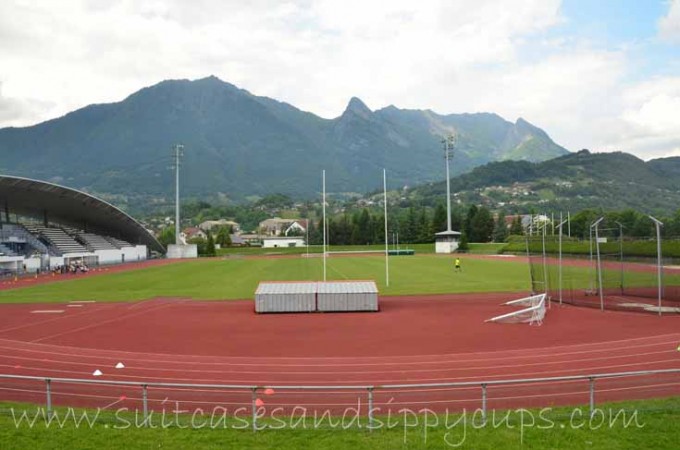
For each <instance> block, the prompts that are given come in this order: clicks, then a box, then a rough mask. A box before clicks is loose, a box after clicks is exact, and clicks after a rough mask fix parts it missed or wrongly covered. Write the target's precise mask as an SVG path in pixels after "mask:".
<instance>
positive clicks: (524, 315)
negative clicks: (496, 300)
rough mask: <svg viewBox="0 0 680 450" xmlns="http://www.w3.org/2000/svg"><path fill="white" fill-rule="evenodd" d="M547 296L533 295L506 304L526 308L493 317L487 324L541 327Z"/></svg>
mask: <svg viewBox="0 0 680 450" xmlns="http://www.w3.org/2000/svg"><path fill="white" fill-rule="evenodd" d="M545 297H546V294H538V295H531V296H529V297H524V298H520V299H517V300H512V301H509V302H506V303H504V305H507V306H523V307H524V308H522V309H520V310H518V311H513V312H510V313H507V314H502V315H500V316H496V317H492V318H491V319H488V320H486V321H485V322H497V323H528V324H529V325H541V324H542V323H543V318H544V317H545Z"/></svg>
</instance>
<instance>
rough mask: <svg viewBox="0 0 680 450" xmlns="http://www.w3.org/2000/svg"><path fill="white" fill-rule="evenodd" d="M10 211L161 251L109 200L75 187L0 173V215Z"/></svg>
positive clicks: (160, 248) (149, 234)
mask: <svg viewBox="0 0 680 450" xmlns="http://www.w3.org/2000/svg"><path fill="white" fill-rule="evenodd" d="M5 211H9V212H10V213H11V214H19V215H22V216H29V217H35V218H38V219H41V220H42V219H43V218H44V217H45V215H47V218H48V220H49V222H51V223H57V224H61V225H69V226H72V227H76V228H80V229H85V230H87V231H89V232H95V233H99V234H104V235H108V236H111V237H115V238H118V239H122V240H125V241H127V242H130V243H131V244H141V245H146V246H147V247H148V248H149V249H151V250H156V251H158V252H164V251H165V250H164V248H163V246H162V245H161V244H160V243H159V242H158V240H156V238H155V237H154V236H153V235H152V234H151V233H149V231H147V230H146V228H144V226H143V225H142V224H141V223H139V222H137V221H136V220H135V219H133V218H132V217H130V216H129V215H128V214H126V213H125V212H123V211H121V210H120V209H118V208H116V207H115V206H113V205H112V204H110V203H107V202H105V201H104V200H101V199H99V198H97V197H94V196H92V195H90V194H87V193H85V192H82V191H78V190H76V189H72V188H68V187H64V186H59V185H57V184H53V183H48V182H45V181H38V180H32V179H29V178H22V177H13V176H7V175H0V218H2V219H3V220H4V219H5Z"/></svg>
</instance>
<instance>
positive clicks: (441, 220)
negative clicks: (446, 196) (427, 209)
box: [432, 203, 448, 233]
mask: <svg viewBox="0 0 680 450" xmlns="http://www.w3.org/2000/svg"><path fill="white" fill-rule="evenodd" d="M447 223H448V220H447V219H446V207H444V205H443V204H442V203H437V206H436V207H435V209H434V216H433V217H432V231H433V232H434V233H439V232H441V231H446V225H447Z"/></svg>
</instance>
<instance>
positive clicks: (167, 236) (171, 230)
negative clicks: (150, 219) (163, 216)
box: [158, 226, 175, 248]
mask: <svg viewBox="0 0 680 450" xmlns="http://www.w3.org/2000/svg"><path fill="white" fill-rule="evenodd" d="M158 242H160V243H161V245H162V246H163V247H165V248H168V245H170V244H174V243H175V227H174V226H172V227H165V228H163V229H162V230H161V232H160V233H158Z"/></svg>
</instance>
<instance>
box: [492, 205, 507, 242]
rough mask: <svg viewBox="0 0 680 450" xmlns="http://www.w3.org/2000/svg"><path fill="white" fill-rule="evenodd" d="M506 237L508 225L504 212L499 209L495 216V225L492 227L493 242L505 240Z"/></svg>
mask: <svg viewBox="0 0 680 450" xmlns="http://www.w3.org/2000/svg"><path fill="white" fill-rule="evenodd" d="M507 237H508V226H507V224H506V223H505V212H503V211H501V212H499V213H498V217H497V218H496V226H495V227H494V229H493V241H494V242H505V239H506V238H507Z"/></svg>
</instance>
